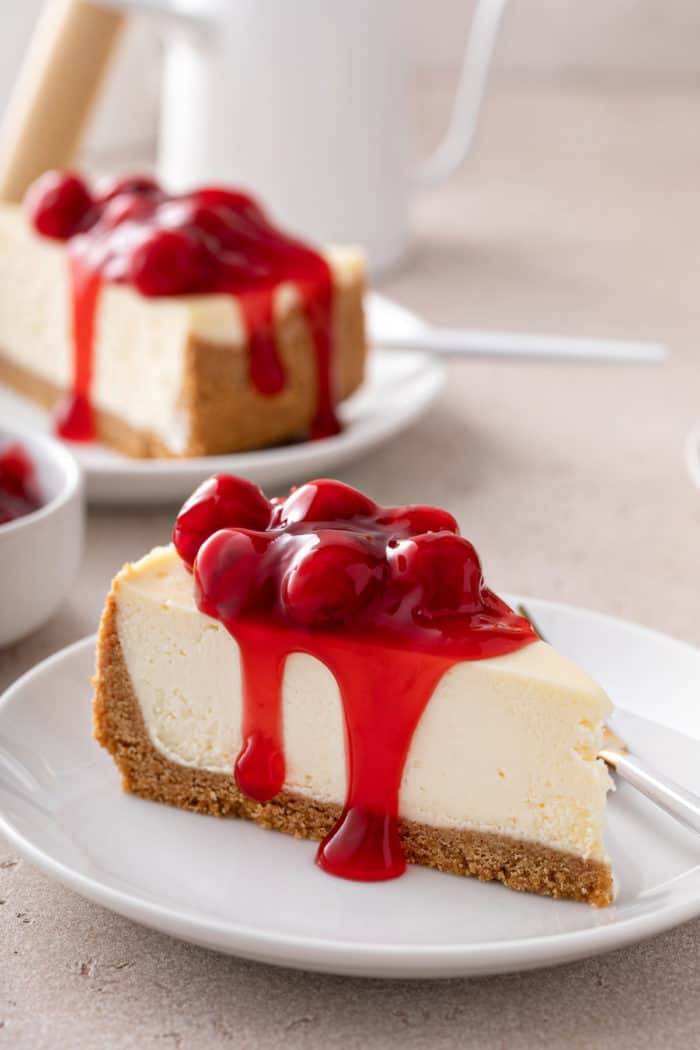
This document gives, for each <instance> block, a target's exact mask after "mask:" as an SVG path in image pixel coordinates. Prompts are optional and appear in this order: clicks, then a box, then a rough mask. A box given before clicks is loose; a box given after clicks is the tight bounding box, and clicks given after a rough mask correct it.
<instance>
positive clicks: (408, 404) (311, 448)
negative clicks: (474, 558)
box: [0, 349, 446, 504]
mask: <svg viewBox="0 0 700 1050" xmlns="http://www.w3.org/2000/svg"><path fill="white" fill-rule="evenodd" d="M445 375H446V368H445V365H444V364H443V363H442V362H441V361H438V360H437V359H436V358H434V357H432V356H430V355H429V354H423V353H420V352H419V351H415V350H379V349H374V350H373V351H372V352H371V353H370V355H369V358H368V375H367V379H366V381H365V383H364V384H363V386H362V388H361V389H360V390H359V391H358V392H357V393H356V394H355V395H353V397H351V398H349V399H348V400H347V401H346V402H344V404H342V405H341V406H340V418H341V420H342V422H343V424H344V430H343V432H342V434H339V435H338V436H337V437H332V438H326V439H325V440H323V441H302V442H298V443H296V444H293V445H282V446H279V447H276V448H268V449H261V450H260V451H257V452H239V453H235V454H231V455H227V456H205V457H201V458H197V459H129V458H128V457H126V456H122V455H120V454H119V453H118V452H114V451H113V450H112V449H108V448H106V447H105V446H104V445H102V444H99V443H96V444H91V445H70V446H69V447H70V448H71V450H72V451H73V452H74V454H75V456H76V458H77V459H78V461H79V463H80V465H81V466H82V468H83V473H84V475H85V482H86V489H87V496H88V499H89V500H91V501H92V502H94V503H131V504H154V503H167V502H175V501H182V500H184V499H186V498H187V497H188V496H189V495H190V493H191V492H192V490H193V489H194V488H195V487H196V486H197V485H198V484H199V483H200V481H202V480H203V479H204V478H207V477H209V475H210V474H215V473H218V472H220V471H228V472H230V473H234V474H241V475H243V476H244V477H247V478H250V479H251V481H255V482H257V483H258V484H259V485H263V486H265V485H267V486H274V485H281V484H284V483H288V482H294V481H306V480H308V478H310V477H314V475H315V476H317V477H318V476H323V475H324V474H329V473H331V472H332V471H333V470H335V468H336V467H339V466H341V465H342V464H343V463H347V462H349V461H350V460H353V459H357V458H358V457H360V456H362V455H364V454H365V453H367V452H368V451H369V450H370V449H372V448H375V447H376V446H377V445H380V444H381V443H382V442H383V441H386V440H387V439H388V438H390V437H393V436H394V435H395V434H398V433H399V432H400V431H401V430H404V429H405V428H406V427H408V426H410V424H411V423H413V422H414V421H415V420H416V419H418V417H419V416H420V415H422V413H423V412H425V410H426V409H427V408H428V406H429V405H430V404H431V402H432V401H433V400H434V399H435V398H436V397H437V395H438V394H439V392H440V390H441V389H442V386H443V384H444V381H445ZM0 419H2V420H3V422H4V423H6V424H7V425H8V426H10V425H15V426H17V427H24V428H25V429H41V430H49V429H50V427H51V420H50V416H49V413H47V412H46V411H44V410H43V409H41V408H39V407H38V406H37V405H35V404H33V403H32V402H30V401H28V400H27V399H26V398H23V397H21V396H20V395H19V394H16V393H14V392H13V391H10V390H8V389H6V388H2V387H0Z"/></svg>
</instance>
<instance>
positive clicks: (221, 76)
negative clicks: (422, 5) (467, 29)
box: [92, 0, 506, 271]
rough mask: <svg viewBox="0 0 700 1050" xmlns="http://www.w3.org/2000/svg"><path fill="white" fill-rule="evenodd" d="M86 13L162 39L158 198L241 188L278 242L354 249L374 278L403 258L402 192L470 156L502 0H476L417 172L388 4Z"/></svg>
mask: <svg viewBox="0 0 700 1050" xmlns="http://www.w3.org/2000/svg"><path fill="white" fill-rule="evenodd" d="M92 2H93V3H97V4H98V5H101V6H106V7H112V8H118V9H137V10H140V11H144V12H148V13H150V14H151V15H152V16H153V17H155V18H156V19H158V20H159V21H160V22H161V23H162V25H163V27H164V28H165V30H166V37H167V47H166V55H165V74H164V75H165V82H164V90H163V100H162V106H163V109H162V115H161V129H160V144H159V157H158V167H159V175H160V177H161V179H162V181H163V182H164V184H165V185H167V186H168V187H171V188H174V189H185V188H187V187H191V186H192V185H194V184H196V183H203V182H220V183H229V184H233V185H240V186H242V187H247V188H249V189H250V190H251V191H252V192H253V193H255V194H257V195H258V196H259V197H260V198H261V199H262V200H263V201H264V202H265V203H266V204H267V205H268V206H269V208H270V210H271V211H272V213H273V214H274V215H275V216H276V217H277V219H278V220H279V221H280V222H281V223H282V224H284V225H286V226H287V227H289V228H290V229H291V230H295V231H298V232H299V233H300V234H303V235H304V236H307V237H309V238H311V239H313V240H316V241H319V242H357V243H361V244H362V245H364V247H365V249H366V251H367V255H368V259H369V262H370V266H371V267H372V269H373V270H375V271H378V270H382V269H386V268H387V267H389V266H391V265H393V264H394V263H396V262H397V261H398V260H399V259H400V258H401V256H402V254H403V252H404V250H405V248H406V243H407V238H408V221H407V205H408V197H409V190H410V188H411V186H412V185H413V184H422V185H429V184H432V183H435V182H438V181H440V180H441V179H444V178H445V177H446V176H448V175H450V174H451V173H452V172H453V171H454V170H455V168H456V167H457V166H458V165H459V164H460V163H461V161H462V160H463V158H464V157H465V155H466V153H467V151H468V149H469V146H470V143H471V140H472V136H473V133H474V129H475V126H476V120H477V115H478V110H479V105H480V102H481V96H482V92H483V87H484V82H485V79H486V74H487V70H488V66H489V62H490V57H491V54H492V50H493V43H494V39H495V35H496V31H497V27H498V23H499V20H500V16H501V13H502V11H503V8H504V6H505V3H506V0H479V2H478V4H477V8H476V14H475V17H474V22H473V25H472V30H471V33H470V36H469V40H468V42H467V46H466V50H465V56H464V62H463V66H462V73H461V76H460V82H459V86H458V89H457V95H456V100H455V105H454V110H453V114H452V118H451V121H450V125H449V127H448V130H447V133H446V135H445V138H444V139H443V141H442V144H441V145H440V146H439V147H438V150H437V151H436V153H435V154H433V156H431V157H429V158H428V159H427V161H425V162H424V163H423V164H422V165H421V166H420V168H419V169H418V170H416V171H411V170H410V167H409V164H408V163H407V122H408V121H407V116H408V114H407V111H406V109H407V107H406V97H407V94H406V91H405V89H404V79H405V76H404V74H405V71H404V68H403V55H402V43H401V36H402V26H401V10H400V6H401V5H400V0H92ZM134 105H135V106H137V105H138V101H137V100H136V99H135V100H134Z"/></svg>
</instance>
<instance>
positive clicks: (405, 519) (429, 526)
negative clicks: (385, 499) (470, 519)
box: [377, 505, 459, 536]
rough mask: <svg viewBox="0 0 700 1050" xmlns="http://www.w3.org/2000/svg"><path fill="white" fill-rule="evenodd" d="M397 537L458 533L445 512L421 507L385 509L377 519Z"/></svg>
mask: <svg viewBox="0 0 700 1050" xmlns="http://www.w3.org/2000/svg"><path fill="white" fill-rule="evenodd" d="M377 520H378V524H379V525H384V526H389V527H390V528H391V530H392V531H395V532H396V534H398V535H404V536H420V535H421V534H422V533H424V532H454V533H459V525H458V524H457V522H456V520H455V518H453V516H452V515H451V514H450V513H449V511H447V510H442V508H441V507H429V506H423V505H416V506H409V507H387V508H386V510H384V511H383V512H382V514H381V515H380V517H379V518H378V519H377Z"/></svg>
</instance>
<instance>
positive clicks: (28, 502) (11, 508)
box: [0, 444, 41, 525]
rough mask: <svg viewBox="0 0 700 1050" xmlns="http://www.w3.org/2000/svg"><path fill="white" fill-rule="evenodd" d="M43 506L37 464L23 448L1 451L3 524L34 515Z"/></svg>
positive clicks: (1, 508)
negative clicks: (26, 515)
mask: <svg viewBox="0 0 700 1050" xmlns="http://www.w3.org/2000/svg"><path fill="white" fill-rule="evenodd" d="M40 506H41V498H40V496H39V486H38V484H37V480H36V472H35V470H34V464H33V463H32V461H31V459H30V458H29V456H28V455H27V453H26V452H25V451H24V449H23V448H22V446H21V445H17V444H13V445H8V446H7V447H6V448H5V449H4V450H3V451H2V452H0V525H5V524H6V523H7V522H9V521H15V520H16V519H17V518H22V517H24V515H25V514H31V513H32V511H35V510H38V509H39V507H40Z"/></svg>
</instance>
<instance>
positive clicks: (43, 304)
mask: <svg viewBox="0 0 700 1050" xmlns="http://www.w3.org/2000/svg"><path fill="white" fill-rule="evenodd" d="M0 243H2V245H3V247H4V250H3V251H2V252H0V354H2V355H3V356H4V357H6V358H7V359H8V361H10V362H11V363H13V364H16V365H17V366H19V367H21V368H23V369H25V370H28V371H30V372H31V373H33V374H35V375H36V376H38V377H40V378H41V379H44V380H46V381H48V382H49V383H52V384H53V385H55V386H57V387H59V388H61V389H63V390H68V389H70V387H71V384H72V377H73V346H72V340H71V334H70V302H71V291H70V284H69V273H68V256H67V252H66V248H65V245H63V244H61V243H59V242H55V241H51V240H49V239H47V238H44V237H39V236H37V235H36V234H35V233H33V231H32V230H31V229H30V227H29V225H28V223H27V222H26V219H25V217H24V216H23V214H22V212H21V210H20V209H19V208H16V207H13V206H11V205H3V206H2V207H0ZM326 258H327V261H328V263H329V264H330V266H331V270H332V272H333V279H334V285H335V286H336V287H338V288H341V287H349V286H351V285H352V284H353V283H356V282H357V281H358V280H360V278H361V274H362V270H363V261H362V256H361V253H360V252H359V251H356V250H354V249H351V248H333V249H329V251H328V253H327V255H326ZM299 302H300V299H299V294H298V291H297V289H296V287H295V286H294V285H291V284H282V285H280V286H279V287H278V288H277V289H276V290H275V306H274V308H275V316H276V319H277V320H278V321H283V320H284V318H285V317H287V316H289V314H290V312H291V311H292V310H293V309H295V308H296V307H297V306H298V305H299ZM193 338H198V339H201V340H203V341H205V342H207V343H212V344H214V345H216V344H220V345H221V346H222V347H223V346H227V347H231V346H234V347H235V346H240V348H241V351H244V350H245V347H246V340H247V337H246V330H245V325H244V321H243V315H242V312H241V308H240V305H239V302H238V301H237V299H236V297H235V296H232V295H228V294H226V295H223V294H217V295H191V296H177V297H162V298H148V299H146V298H144V297H143V296H142V295H140V294H139V293H138V292H136V291H134V289H132V288H131V287H129V286H128V285H117V284H106V285H105V286H104V288H103V289H102V293H101V295H100V299H99V303H98V308H97V318H96V333H95V346H94V376H93V383H92V392H91V397H92V401H93V404H94V407H95V408H96V409H98V410H100V411H103V412H108V413H110V414H112V415H113V416H114V417H116V418H118V419H120V420H122V421H124V422H125V423H127V424H128V425H130V426H131V427H133V428H134V429H136V430H144V431H149V432H152V433H154V434H156V435H157V436H158V437H159V438H160V440H161V441H162V442H163V444H164V445H165V447H166V448H168V449H170V451H171V452H172V453H174V454H179V453H181V452H182V451H183V449H184V448H185V447H187V444H188V434H187V433H186V432H185V430H184V429H183V428H185V427H186V421H185V420H184V417H183V413H182V406H181V398H182V392H183V383H184V378H185V367H186V350H187V345H188V342H189V340H190V339H193Z"/></svg>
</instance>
